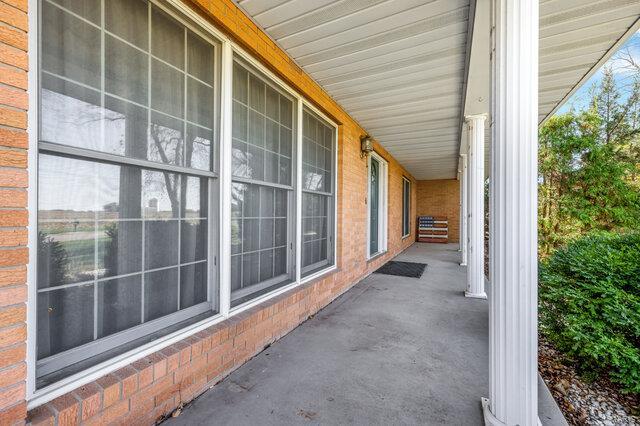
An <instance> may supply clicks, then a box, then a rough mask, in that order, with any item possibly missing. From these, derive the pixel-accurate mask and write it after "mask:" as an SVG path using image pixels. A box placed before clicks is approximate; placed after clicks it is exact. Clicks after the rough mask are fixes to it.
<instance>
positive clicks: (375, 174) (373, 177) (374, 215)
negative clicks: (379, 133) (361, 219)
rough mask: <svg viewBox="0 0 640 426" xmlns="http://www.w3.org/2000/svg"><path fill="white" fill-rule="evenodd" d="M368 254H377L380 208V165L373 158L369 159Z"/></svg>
mask: <svg viewBox="0 0 640 426" xmlns="http://www.w3.org/2000/svg"><path fill="white" fill-rule="evenodd" d="M369 185H370V188H371V189H370V190H369V209H370V210H369V218H370V220H369V227H370V229H369V254H371V255H374V254H376V253H377V252H378V221H379V217H380V214H379V208H380V205H379V204H380V203H379V200H380V163H379V162H378V160H376V159H375V158H371V169H370V171H369Z"/></svg>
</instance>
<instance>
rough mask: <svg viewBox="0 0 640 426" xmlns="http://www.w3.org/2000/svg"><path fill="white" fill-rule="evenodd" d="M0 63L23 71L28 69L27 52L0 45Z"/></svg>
mask: <svg viewBox="0 0 640 426" xmlns="http://www.w3.org/2000/svg"><path fill="white" fill-rule="evenodd" d="M0 61H2V62H4V63H5V64H8V65H11V66H14V67H16V68H20V69H23V70H28V69H29V59H28V58H27V52H25V51H24V50H20V49H17V48H15V47H12V46H7V45H6V44H2V43H0Z"/></svg>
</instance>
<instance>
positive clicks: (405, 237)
mask: <svg viewBox="0 0 640 426" xmlns="http://www.w3.org/2000/svg"><path fill="white" fill-rule="evenodd" d="M410 236H411V234H407V235H403V236H402V240H403V241H404V240H406V239H407V238H409V237H410Z"/></svg>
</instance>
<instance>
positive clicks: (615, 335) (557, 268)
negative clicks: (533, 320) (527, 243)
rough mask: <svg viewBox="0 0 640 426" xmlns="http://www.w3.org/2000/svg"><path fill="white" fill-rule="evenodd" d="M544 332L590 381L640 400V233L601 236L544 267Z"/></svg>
mask: <svg viewBox="0 0 640 426" xmlns="http://www.w3.org/2000/svg"><path fill="white" fill-rule="evenodd" d="M539 292H540V293H539V299H540V331H541V332H542V333H543V334H544V335H545V336H546V337H547V338H548V339H549V340H550V341H551V342H552V343H553V344H554V345H555V346H556V348H557V349H558V350H560V351H561V352H563V353H564V354H566V355H567V356H568V357H569V358H571V359H572V360H573V361H575V364H576V366H577V368H578V370H579V371H580V372H581V373H582V374H583V375H585V376H587V377H588V378H590V379H596V378H597V377H598V376H599V375H601V374H606V375H608V377H609V378H610V379H611V380H612V381H613V382H616V383H618V384H620V385H621V387H622V389H623V390H624V391H626V392H631V393H635V394H640V233H633V234H623V235H617V234H598V235H591V236H587V237H583V238H580V239H578V240H576V241H574V242H572V243H570V244H569V245H568V246H567V247H565V248H563V249H559V250H557V251H556V252H555V253H554V254H553V255H552V256H551V257H549V258H548V259H546V260H544V261H543V262H542V263H541V265H540V290H539Z"/></svg>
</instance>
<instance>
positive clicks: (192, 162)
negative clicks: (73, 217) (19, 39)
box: [40, 0, 215, 170]
mask: <svg viewBox="0 0 640 426" xmlns="http://www.w3.org/2000/svg"><path fill="white" fill-rule="evenodd" d="M63 3H64V2H63ZM74 3H75V2H74ZM106 3H107V4H106V6H107V7H105V14H106V28H105V29H104V32H105V37H104V41H101V38H100V32H101V29H100V28H97V27H96V25H95V24H94V23H92V22H90V21H88V20H85V19H84V18H83V17H79V16H76V15H72V14H70V13H68V12H67V11H66V10H65V9H63V8H62V7H60V6H59V4H60V0H58V2H54V1H49V0H47V1H43V2H42V4H43V25H42V27H43V35H42V51H43V60H42V68H41V81H42V91H41V97H42V101H41V107H40V114H41V121H42V124H41V129H40V134H41V139H42V140H43V141H45V142H53V143H58V144H63V145H70V146H74V147H79V148H87V149H93V150H97V151H102V152H107V153H110V154H116V155H122V156H126V157H131V158H140V159H145V160H149V161H153V162H158V163H165V164H174V165H178V166H186V167H193V168H197V169H201V170H211V168H212V164H213V162H212V158H211V157H212V155H213V151H214V150H213V148H214V147H213V145H212V141H213V140H214V138H213V133H214V122H215V96H214V95H215V94H214V81H215V78H214V77H215V71H214V62H215V48H214V45H213V44H211V43H209V42H208V41H206V40H204V39H203V38H201V37H200V36H198V35H196V34H195V33H193V32H192V31H190V30H189V29H187V28H186V27H185V26H184V25H182V24H180V23H178V22H177V21H176V20H175V19H173V18H172V17H170V16H169V15H167V14H166V13H164V12H162V11H160V10H158V9H157V8H155V7H152V6H151V5H150V4H148V3H147V2H145V1H141V0H131V1H127V2H124V1H122V0H118V1H115V0H114V1H109V2H106ZM65 7H66V6H65ZM149 7H151V8H152V10H153V13H152V19H151V26H152V29H153V31H152V39H151V40H152V43H151V45H152V47H153V50H152V51H151V52H150V51H149V43H148V41H147V33H146V32H145V33H142V32H141V31H140V30H141V29H143V28H146V27H147V26H148V25H149V23H148V22H147V20H148V14H147V13H146V10H147V8H149ZM99 9H100V8H99V7H98V10H99ZM123 39H124V41H123ZM185 40H186V52H185V46H184V44H185ZM102 43H104V46H103V47H104V56H101V55H100V52H101V44H102ZM185 54H186V57H187V60H186V63H185ZM102 67H104V86H103V85H102V83H101V68H102ZM129 136H135V137H133V138H131V137H129Z"/></svg>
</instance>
